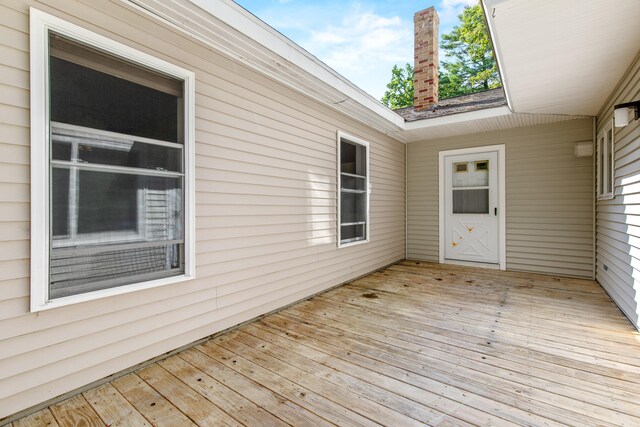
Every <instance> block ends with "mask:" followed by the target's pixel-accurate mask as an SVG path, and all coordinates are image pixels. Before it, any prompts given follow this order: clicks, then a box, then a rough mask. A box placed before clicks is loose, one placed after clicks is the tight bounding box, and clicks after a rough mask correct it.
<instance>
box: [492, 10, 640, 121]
mask: <svg viewBox="0 0 640 427" xmlns="http://www.w3.org/2000/svg"><path fill="white" fill-rule="evenodd" d="M482 1H483V4H484V7H485V14H486V16H487V20H488V22H489V28H490V31H491V35H492V38H493V41H494V46H495V49H496V55H497V57H498V61H499V63H500V66H501V73H502V79H503V84H504V86H505V89H506V93H507V99H508V100H509V105H510V107H511V108H512V110H513V111H514V112H516V113H546V114H570V115H591V116H595V115H597V114H598V111H599V109H600V108H601V107H602V105H603V104H604V103H605V101H606V98H607V96H608V95H609V94H610V93H611V92H612V91H613V89H614V87H615V85H616V84H617V83H618V81H619V80H620V78H621V77H622V75H623V73H624V72H625V70H626V69H627V68H628V67H629V65H630V64H631V62H632V61H633V59H634V58H635V56H636V55H637V54H638V49H639V48H640V43H639V41H640V25H638V23H639V22H640V2H639V1H638V0H616V1H615V2H612V1H602V0H562V1H558V0H536V1H531V0H482Z"/></svg>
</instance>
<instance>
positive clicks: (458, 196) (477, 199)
mask: <svg viewBox="0 0 640 427" xmlns="http://www.w3.org/2000/svg"><path fill="white" fill-rule="evenodd" d="M453 213H454V214H488V213H489V189H480V190H453Z"/></svg>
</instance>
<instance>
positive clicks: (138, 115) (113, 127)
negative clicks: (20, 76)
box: [50, 48, 180, 142]
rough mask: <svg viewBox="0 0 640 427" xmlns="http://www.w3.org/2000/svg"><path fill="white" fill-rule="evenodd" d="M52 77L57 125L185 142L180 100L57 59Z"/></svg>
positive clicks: (51, 66) (51, 64)
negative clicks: (181, 138) (181, 137)
mask: <svg viewBox="0 0 640 427" xmlns="http://www.w3.org/2000/svg"><path fill="white" fill-rule="evenodd" d="M79 49H81V48H79ZM50 73H51V120H52V121H54V122H62V123H69V124H73V125H78V126H85V127H89V128H93V129H101V130H106V131H111V132H117V133H123V134H127V135H135V136H142V137H146V138H153V139H159V140H163V141H170V142H179V138H178V119H177V118H178V107H179V105H180V103H179V98H178V97H176V96H174V95H170V94H168V93H165V92H161V91H159V90H155V89H152V88H149V87H146V86H143V85H140V84H137V83H133V82H130V81H127V80H124V79H121V78H119V77H116V76H112V75H110V74H106V73H102V72H100V71H96V70H93V69H90V68H87V67H83V66H81V65H78V64H74V63H72V62H69V61H65V60H62V59H59V58H54V57H51V58H50Z"/></svg>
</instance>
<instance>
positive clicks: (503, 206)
mask: <svg viewBox="0 0 640 427" xmlns="http://www.w3.org/2000/svg"><path fill="white" fill-rule="evenodd" d="M490 151H493V152H497V153H498V201H499V203H498V209H499V212H500V215H498V260H499V261H498V266H499V268H500V270H506V269H507V252H506V248H507V238H506V234H507V197H506V149H505V145H504V144H499V145H488V146H484V147H472V148H461V149H457V150H446V151H440V152H439V158H438V204H439V206H438V242H439V243H438V250H439V261H440V263H441V264H450V263H451V264H455V263H460V261H456V262H451V261H450V260H446V259H445V256H444V244H445V242H444V240H445V230H444V222H445V211H444V198H445V191H444V178H445V177H444V170H445V167H444V159H445V157H447V156H458V155H464V154H477V153H486V152H490ZM462 265H474V266H478V267H486V266H489V265H491V264H484V263H469V264H462Z"/></svg>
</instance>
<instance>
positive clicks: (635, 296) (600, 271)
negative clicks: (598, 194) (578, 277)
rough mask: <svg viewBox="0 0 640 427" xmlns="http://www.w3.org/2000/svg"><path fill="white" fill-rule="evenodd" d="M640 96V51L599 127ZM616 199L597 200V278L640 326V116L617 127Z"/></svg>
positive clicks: (622, 80)
mask: <svg viewBox="0 0 640 427" xmlns="http://www.w3.org/2000/svg"><path fill="white" fill-rule="evenodd" d="M638 99H640V55H639V56H637V57H636V59H635V61H634V63H633V64H632V66H631V67H630V68H629V70H628V71H627V72H626V73H625V75H624V76H623V77H622V79H621V81H620V83H619V84H618V86H617V87H616V89H615V90H614V91H613V93H612V94H611V96H610V98H609V100H608V101H607V102H606V103H605V105H603V107H602V110H601V111H600V113H599V114H598V119H597V124H596V126H597V130H598V132H599V131H600V129H601V127H602V126H604V124H606V123H610V121H611V118H612V117H613V106H614V105H616V104H620V103H623V102H630V101H636V100H638ZM613 132H614V144H615V150H614V152H615V157H614V176H615V180H614V196H615V197H614V198H613V199H611V200H598V201H597V202H596V206H597V210H596V231H597V234H596V239H597V240H596V242H597V243H596V280H598V282H599V283H600V285H602V287H603V288H604V289H605V290H606V291H607V293H608V294H609V295H610V296H611V298H612V299H613V300H614V301H615V302H616V304H618V307H620V309H621V310H622V311H623V312H624V314H625V315H626V316H627V317H628V318H629V319H630V320H631V321H632V322H633V323H634V324H635V325H636V327H638V328H640V285H639V284H638V278H639V277H640V241H639V237H640V204H638V203H639V202H638V200H639V199H638V197H639V195H640V121H631V122H630V123H629V125H628V126H626V127H624V128H615V127H614V128H613Z"/></svg>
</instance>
